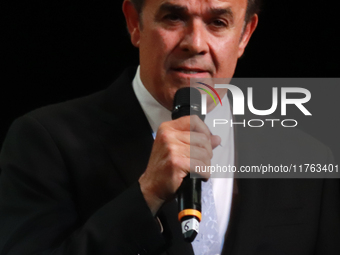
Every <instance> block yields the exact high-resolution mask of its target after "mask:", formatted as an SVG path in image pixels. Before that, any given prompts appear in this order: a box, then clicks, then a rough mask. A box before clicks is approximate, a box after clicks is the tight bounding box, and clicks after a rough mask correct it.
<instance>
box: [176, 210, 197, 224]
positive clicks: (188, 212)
mask: <svg viewBox="0 0 340 255" xmlns="http://www.w3.org/2000/svg"><path fill="white" fill-rule="evenodd" d="M184 216H196V217H197V218H198V219H199V221H200V222H201V219H202V214H201V212H200V211H198V210H194V209H185V210H183V211H181V212H180V213H179V214H178V220H179V221H181V219H182V218H183V217H184Z"/></svg>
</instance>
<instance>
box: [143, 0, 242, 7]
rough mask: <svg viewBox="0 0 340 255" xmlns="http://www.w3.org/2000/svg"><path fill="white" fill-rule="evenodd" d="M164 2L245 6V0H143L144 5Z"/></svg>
mask: <svg viewBox="0 0 340 255" xmlns="http://www.w3.org/2000/svg"><path fill="white" fill-rule="evenodd" d="M164 4H172V5H178V6H188V7H197V8H198V7H206V8H209V7H213V8H214V7H230V8H241V9H243V8H246V6H247V0H145V6H146V5H154V6H158V7H160V6H162V5H164Z"/></svg>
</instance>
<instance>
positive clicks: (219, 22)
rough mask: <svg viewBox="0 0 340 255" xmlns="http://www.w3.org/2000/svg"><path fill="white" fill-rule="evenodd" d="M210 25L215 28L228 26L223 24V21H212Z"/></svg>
mask: <svg viewBox="0 0 340 255" xmlns="http://www.w3.org/2000/svg"><path fill="white" fill-rule="evenodd" d="M211 24H212V25H213V26H215V27H221V28H222V27H227V26H228V24H227V23H226V22H225V21H223V20H220V19H215V20H213V21H212V22H211Z"/></svg>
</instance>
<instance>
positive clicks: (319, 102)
mask: <svg viewBox="0 0 340 255" xmlns="http://www.w3.org/2000/svg"><path fill="white" fill-rule="evenodd" d="M121 3H122V1H117V0H115V1H113V0H111V1H86V2H83V3H82V4H81V5H80V4H77V3H74V2H68V3H67V4H65V3H63V2H61V1H34V2H33V3H32V1H16V2H14V1H11V2H10V3H5V4H4V3H3V4H2V8H1V9H2V10H3V12H4V15H3V18H4V19H3V22H2V24H3V29H2V36H1V37H2V42H3V43H4V45H3V48H2V57H1V61H2V62H3V64H2V66H3V68H2V79H1V80H2V82H1V83H2V84H1V93H0V100H1V101H0V102H1V112H0V113H1V125H0V145H1V144H2V142H3V139H4V137H5V134H6V132H7V130H8V127H9V125H10V124H11V123H12V122H13V120H14V119H15V118H17V117H19V116H21V115H23V114H25V113H26V112H28V111H31V110H33V109H36V108H38V107H41V106H44V105H48V104H52V103H56V102H61V101H65V100H68V99H72V98H76V97H80V96H84V95H88V94H90V93H92V92H95V91H98V90H101V89H104V88H106V87H107V86H108V85H109V84H110V83H111V82H112V81H113V80H114V79H115V78H116V77H117V76H118V75H119V73H121V71H122V70H123V69H124V68H125V67H126V66H129V65H135V64H138V50H136V49H134V48H133V47H132V46H131V43H130V41H129V37H128V34H127V30H126V28H125V21H124V16H123V14H122V12H121ZM333 3H334V4H333V5H332V2H327V4H322V3H321V2H320V1H310V0H309V1H307V0H302V1H296V0H295V1H293V0H286V1H273V0H266V1H265V2H264V4H263V7H262V12H261V14H260V21H259V26H258V28H257V30H256V32H255V34H254V35H253V37H252V39H251V41H250V44H249V46H248V48H247V49H246V52H245V55H244V56H243V57H242V58H241V59H240V61H239V64H238V67H237V69H236V73H235V77H339V70H340V65H339V54H338V47H339V43H340V39H339V36H338V35H337V34H338V25H339V21H338V13H337V8H336V7H335V1H333ZM339 92H340V87H339V88H338V87H336V86H333V87H332V89H329V88H325V89H323V88H322V87H320V89H319V90H318V93H317V94H312V101H313V104H314V105H312V106H311V107H312V108H311V109H312V110H311V111H312V113H313V118H314V122H315V120H318V123H319V124H318V125H311V124H310V122H306V123H302V124H301V126H299V127H300V128H302V129H303V130H305V131H306V132H308V133H310V134H312V135H313V136H315V137H316V138H318V139H319V140H321V141H322V142H324V143H325V144H327V145H328V146H330V147H331V148H332V150H333V152H334V154H335V155H336V157H337V158H338V159H340V149H339V147H340V146H339V144H340V138H339V137H340V136H339V135H338V132H339V130H340V123H339V112H338V111H339V106H340V104H339V100H338V97H339ZM117 96H119V95H117ZM326 111H328V113H329V112H331V113H332V115H329V114H327V113H326Z"/></svg>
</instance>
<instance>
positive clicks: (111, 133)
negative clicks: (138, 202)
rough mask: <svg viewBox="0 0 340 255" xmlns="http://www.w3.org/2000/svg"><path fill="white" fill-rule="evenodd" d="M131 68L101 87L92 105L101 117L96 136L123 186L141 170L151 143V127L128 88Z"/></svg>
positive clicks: (130, 87) (129, 87) (148, 154)
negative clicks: (104, 88) (109, 83)
mask: <svg viewBox="0 0 340 255" xmlns="http://www.w3.org/2000/svg"><path fill="white" fill-rule="evenodd" d="M135 72H136V69H135V68H130V69H127V70H126V71H125V72H124V73H123V74H122V75H121V76H120V77H119V78H118V79H117V80H116V81H115V82H114V83H113V84H112V85H111V86H110V87H109V88H108V89H106V90H104V91H102V93H101V94H100V95H99V97H98V100H97V105H96V106H95V109H94V111H95V114H96V115H97V117H98V118H100V119H101V121H102V122H101V123H102V125H100V127H99V128H100V130H99V136H100V137H101V140H102V143H103V144H104V147H105V148H106V150H107V152H108V155H109V157H110V158H111V161H112V163H113V165H114V167H115V169H116V171H118V172H119V174H120V176H121V177H122V179H123V181H124V182H125V183H126V186H130V185H131V184H132V183H134V182H136V181H137V180H138V179H139V177H140V176H141V175H142V173H143V172H144V171H145V169H146V167H147V164H148V160H149V157H150V152H151V148H152V145H153V137H152V130H151V127H150V125H149V123H148V121H147V119H146V117H145V115H144V112H143V110H142V108H141V106H140V104H139V102H138V100H137V98H136V96H135V94H134V91H133V88H132V80H133V77H134V75H135Z"/></svg>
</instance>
